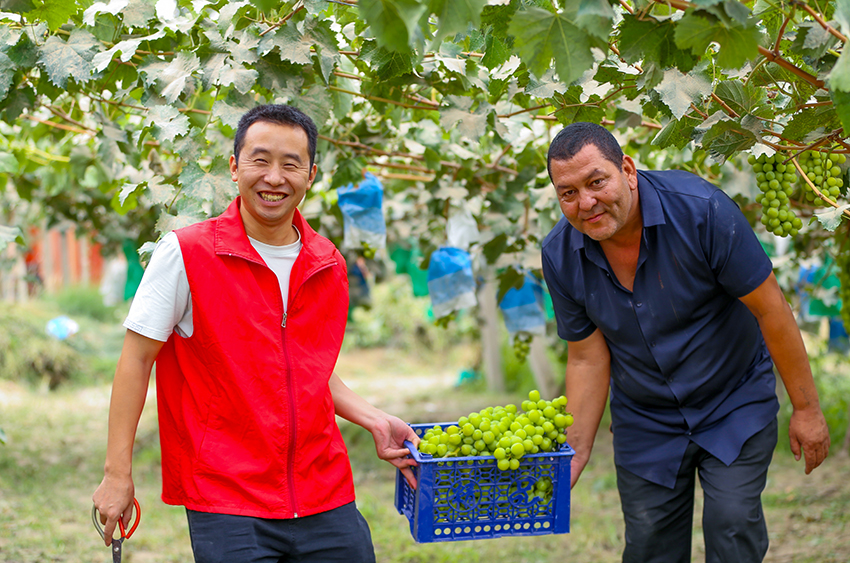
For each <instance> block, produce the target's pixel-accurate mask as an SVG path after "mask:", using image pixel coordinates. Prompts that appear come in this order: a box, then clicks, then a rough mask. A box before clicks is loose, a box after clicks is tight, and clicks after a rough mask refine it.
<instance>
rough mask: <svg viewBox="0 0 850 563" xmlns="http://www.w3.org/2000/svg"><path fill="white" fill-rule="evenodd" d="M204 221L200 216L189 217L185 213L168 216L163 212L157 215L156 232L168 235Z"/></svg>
mask: <svg viewBox="0 0 850 563" xmlns="http://www.w3.org/2000/svg"><path fill="white" fill-rule="evenodd" d="M204 219H205V217H202V216H200V215H189V214H185V213H179V214H178V215H176V216H175V215H172V214H170V213H169V212H168V211H165V210H163V211H162V213H160V214H159V219H157V221H156V230H157V232H160V233H168V232H171V231H174V230H176V229H181V228H183V227H188V226H189V225H194V224H195V223H199V222H201V221H203V220H204Z"/></svg>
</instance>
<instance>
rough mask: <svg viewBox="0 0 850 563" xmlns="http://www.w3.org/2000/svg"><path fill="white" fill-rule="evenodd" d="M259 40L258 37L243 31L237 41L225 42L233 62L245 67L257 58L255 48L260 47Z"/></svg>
mask: <svg viewBox="0 0 850 563" xmlns="http://www.w3.org/2000/svg"><path fill="white" fill-rule="evenodd" d="M260 39H261V38H260V37H258V36H255V35H253V34H251V33H248V32H247V31H245V32H243V33H242V36H241V37H240V38H239V41H227V43H226V45H227V48H228V52H229V53H230V56H231V57H233V60H234V61H239V62H240V63H242V64H245V65H250V64H253V63H255V62H257V59H258V58H259V56H258V54H257V48H258V47H259V45H260Z"/></svg>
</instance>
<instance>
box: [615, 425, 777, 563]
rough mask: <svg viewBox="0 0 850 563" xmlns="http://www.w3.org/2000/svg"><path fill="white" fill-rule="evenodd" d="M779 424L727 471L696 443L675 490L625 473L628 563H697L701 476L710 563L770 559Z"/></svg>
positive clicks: (620, 482)
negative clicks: (772, 471) (769, 488)
mask: <svg viewBox="0 0 850 563" xmlns="http://www.w3.org/2000/svg"><path fill="white" fill-rule="evenodd" d="M776 431H777V422H776V420H775V419H774V420H773V422H771V423H770V424H769V425H768V426H767V427H766V428H764V429H763V430H762V431H760V432H758V433H757V434H755V435H754V436H753V437H752V438H750V439H749V440H748V441H747V442H746V443H745V444H744V446H743V448H742V450H741V455H740V456H738V459H736V460H735V461H734V462H733V463H732V465H730V466H729V467H727V466H726V465H725V464H724V463H723V462H721V461H720V460H718V459H717V458H715V457H714V456H712V455H711V454H709V453H708V452H706V451H705V450H703V449H702V448H701V447H699V446H698V445H696V444H694V443H693V442H691V444H690V445H689V446H688V449H687V450H686V451H685V457H684V459H683V460H682V466H681V467H680V469H679V475H678V478H677V480H676V485H675V487H674V488H673V489H668V488H667V487H663V486H661V485H657V484H655V483H650V482H649V481H646V480H645V479H642V478H640V477H638V476H637V475H635V474H633V473H631V472H629V471H627V470H625V469H623V468H622V467H619V466H617V487H618V489H619V491H620V500H621V502H622V506H623V515H624V517H625V522H626V547H625V550H624V551H623V563H690V561H691V535H692V529H693V514H694V488H695V485H696V476H695V475H696V474H698V475H699V479H700V485H701V486H702V489H703V494H704V506H703V514H702V518H703V522H702V525H703V535H704V537H705V560H706V563H756V562H760V561H762V560H763V559H764V555H765V553H767V545H768V538H767V526H766V525H765V521H764V513H763V511H762V505H761V493H762V491H763V490H764V486H765V483H766V481H767V468H768V465H770V461H771V459H772V457H773V450H774V449H775V448H776V440H777V436H776Z"/></svg>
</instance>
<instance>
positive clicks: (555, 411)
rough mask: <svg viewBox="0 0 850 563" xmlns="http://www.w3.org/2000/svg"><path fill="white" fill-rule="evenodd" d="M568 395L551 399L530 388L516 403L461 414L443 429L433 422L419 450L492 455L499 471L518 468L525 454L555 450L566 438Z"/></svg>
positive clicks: (440, 454)
mask: <svg viewBox="0 0 850 563" xmlns="http://www.w3.org/2000/svg"><path fill="white" fill-rule="evenodd" d="M566 405H567V398H566V397H564V396H563V395H561V396H560V397H557V398H555V399H552V400H550V401H547V400H544V399H541V398H540V392H539V391H537V390H536V389H535V390H532V391H530V392H529V393H528V400H526V401H523V402H522V404H521V407H522V410H523V411H524V412H521V411H518V410H517V407H516V405H506V406H504V407H501V406H499V407H487V408H485V409H483V410H481V411H479V412H473V413H470V414H469V416H462V417H460V418H459V419H458V421H457V424H452V425H449V426H447V427H446V428H445V429H444V428H443V427H442V426H440V425H435V426H434V427H433V428H430V429H428V430H427V431H426V432H425V435H424V436H422V441H420V442H419V451H420V452H422V453H426V454H430V455H432V456H434V457H458V456H493V457H494V458H496V464H497V467H498V468H499V469H501V470H502V471H507V470H510V469H517V468H519V460H520V458H522V456H524V455H525V454H535V453H538V452H551V451H557V450H558V448H559V447H560V445H561V444H564V443H565V442H566V441H567V436H566V429H567V427H569V426H571V425H572V423H573V416H572V415H571V414H570V413H568V412H566V410H565V407H566Z"/></svg>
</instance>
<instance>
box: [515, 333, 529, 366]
mask: <svg viewBox="0 0 850 563" xmlns="http://www.w3.org/2000/svg"><path fill="white" fill-rule="evenodd" d="M531 339H532V336H531V335H530V334H528V333H526V332H518V333H516V334H515V335H514V338H513V347H514V356H516V359H517V360H519V361H520V362H524V361H525V359H526V358H527V357H528V353H529V352H531Z"/></svg>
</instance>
